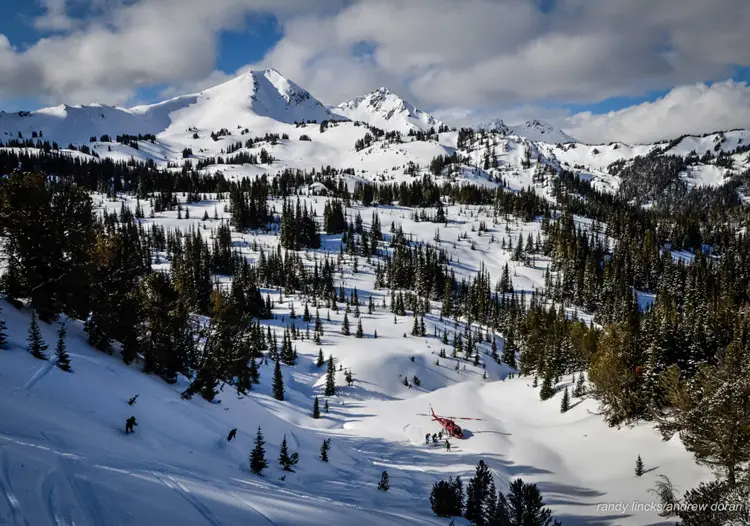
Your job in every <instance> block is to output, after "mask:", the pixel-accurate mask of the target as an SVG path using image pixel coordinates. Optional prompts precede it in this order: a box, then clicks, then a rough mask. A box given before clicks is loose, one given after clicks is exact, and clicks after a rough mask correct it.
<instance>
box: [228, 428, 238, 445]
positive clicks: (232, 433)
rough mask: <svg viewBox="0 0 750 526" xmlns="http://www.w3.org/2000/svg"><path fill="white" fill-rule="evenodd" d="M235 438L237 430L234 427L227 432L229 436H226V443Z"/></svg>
mask: <svg viewBox="0 0 750 526" xmlns="http://www.w3.org/2000/svg"><path fill="white" fill-rule="evenodd" d="M236 436H237V428H236V427H235V428H234V429H232V430H231V431H230V432H229V435H228V436H227V442H231V441H232V439H233V438H234V437H236Z"/></svg>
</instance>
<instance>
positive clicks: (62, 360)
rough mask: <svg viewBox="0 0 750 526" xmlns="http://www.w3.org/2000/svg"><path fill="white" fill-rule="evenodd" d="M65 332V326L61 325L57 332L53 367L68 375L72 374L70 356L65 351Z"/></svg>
mask: <svg viewBox="0 0 750 526" xmlns="http://www.w3.org/2000/svg"><path fill="white" fill-rule="evenodd" d="M66 335H67V330H66V329H65V324H64V323H61V324H60V328H59V329H58V330H57V347H56V348H55V357H56V359H55V365H56V366H57V367H59V368H60V369H62V370H63V371H66V372H68V373H70V372H73V371H72V369H71V368H70V355H69V354H68V351H67V349H66V344H65V336H66Z"/></svg>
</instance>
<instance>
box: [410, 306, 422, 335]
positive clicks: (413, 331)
mask: <svg viewBox="0 0 750 526" xmlns="http://www.w3.org/2000/svg"><path fill="white" fill-rule="evenodd" d="M418 318H419V317H418V316H417V313H416V312H415V313H414V323H413V324H412V326H411V335H412V336H419V334H420V332H419V319H418Z"/></svg>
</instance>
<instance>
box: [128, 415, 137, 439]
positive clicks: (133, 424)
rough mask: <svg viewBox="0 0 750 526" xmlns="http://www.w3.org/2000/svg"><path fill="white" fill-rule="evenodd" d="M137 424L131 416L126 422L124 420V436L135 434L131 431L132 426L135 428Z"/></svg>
mask: <svg viewBox="0 0 750 526" xmlns="http://www.w3.org/2000/svg"><path fill="white" fill-rule="evenodd" d="M137 425H138V422H136V421H135V417H134V416H131V417H130V418H128V419H127V420H125V434H126V435H127V434H128V433H135V430H134V429H133V426H137Z"/></svg>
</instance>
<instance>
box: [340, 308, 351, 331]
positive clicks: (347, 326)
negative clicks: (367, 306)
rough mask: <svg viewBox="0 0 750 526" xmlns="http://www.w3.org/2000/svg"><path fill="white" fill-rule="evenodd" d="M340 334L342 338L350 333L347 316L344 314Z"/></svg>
mask: <svg viewBox="0 0 750 526" xmlns="http://www.w3.org/2000/svg"><path fill="white" fill-rule="evenodd" d="M341 334H343V335H344V336H349V335H350V334H351V332H350V331H349V315H348V314H346V313H344V323H343V325H342V326H341Z"/></svg>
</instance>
